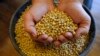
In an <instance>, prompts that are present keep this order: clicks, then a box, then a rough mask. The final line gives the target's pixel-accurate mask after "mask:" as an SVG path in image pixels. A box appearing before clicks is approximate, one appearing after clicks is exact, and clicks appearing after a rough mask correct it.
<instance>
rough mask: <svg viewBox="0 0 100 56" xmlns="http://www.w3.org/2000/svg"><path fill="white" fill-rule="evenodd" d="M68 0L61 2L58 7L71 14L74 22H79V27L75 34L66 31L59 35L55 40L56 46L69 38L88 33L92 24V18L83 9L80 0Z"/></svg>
mask: <svg viewBox="0 0 100 56" xmlns="http://www.w3.org/2000/svg"><path fill="white" fill-rule="evenodd" d="M66 1H67V0H63V2H60V4H59V5H58V8H59V9H60V10H62V11H64V12H65V13H66V14H67V15H69V16H71V18H72V19H73V21H74V23H76V24H78V29H77V30H76V34H75V35H73V34H72V33H71V32H66V33H64V34H62V35H61V36H59V38H58V40H57V41H55V42H54V43H55V45H56V46H60V45H61V44H62V43H64V42H66V41H67V40H73V39H75V38H76V39H77V38H79V37H80V36H81V35H84V34H87V33H88V32H89V28H90V24H91V18H90V16H89V15H88V14H87V13H86V11H85V10H84V9H83V7H82V4H81V3H80V2H76V1H74V2H69V3H66Z"/></svg>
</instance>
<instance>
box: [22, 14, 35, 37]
mask: <svg viewBox="0 0 100 56" xmlns="http://www.w3.org/2000/svg"><path fill="white" fill-rule="evenodd" d="M23 19H24V27H25V30H26V31H27V32H28V33H30V34H31V35H32V36H33V37H35V36H36V29H35V23H34V20H33V17H32V16H31V15H30V13H26V14H25V15H24V16H23Z"/></svg>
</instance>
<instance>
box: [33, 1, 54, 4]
mask: <svg viewBox="0 0 100 56" xmlns="http://www.w3.org/2000/svg"><path fill="white" fill-rule="evenodd" d="M34 3H53V0H32V4H34Z"/></svg>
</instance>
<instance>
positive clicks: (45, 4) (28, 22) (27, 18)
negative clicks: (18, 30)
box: [23, 0, 54, 44]
mask: <svg viewBox="0 0 100 56" xmlns="http://www.w3.org/2000/svg"><path fill="white" fill-rule="evenodd" d="M32 2H33V4H32V6H31V8H30V9H29V10H28V11H26V12H25V14H24V16H23V19H24V27H25V30H26V31H27V32H28V33H30V34H31V35H32V36H33V38H32V39H34V40H37V41H39V42H42V43H43V44H47V43H51V42H52V41H53V39H52V38H51V37H48V35H46V34H43V35H41V36H38V37H36V36H37V32H36V29H35V24H36V23H37V22H38V21H39V20H40V19H41V18H42V16H43V15H45V14H46V13H47V12H48V11H50V10H52V9H53V8H54V6H53V0H34V1H32Z"/></svg>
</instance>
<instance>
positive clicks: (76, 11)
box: [23, 0, 91, 47]
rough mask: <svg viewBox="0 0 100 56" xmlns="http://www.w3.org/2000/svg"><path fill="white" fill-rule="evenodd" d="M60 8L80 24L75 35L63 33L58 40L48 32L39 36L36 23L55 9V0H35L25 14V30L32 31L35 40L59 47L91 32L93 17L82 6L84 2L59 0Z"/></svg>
mask: <svg viewBox="0 0 100 56" xmlns="http://www.w3.org/2000/svg"><path fill="white" fill-rule="evenodd" d="M59 2H60V3H59V4H58V8H59V9H60V10H62V11H64V12H65V13H67V14H68V15H69V16H71V17H72V19H73V21H74V23H76V24H78V25H79V28H78V29H77V30H76V34H75V35H73V34H72V33H71V32H66V33H63V34H62V35H60V36H59V37H58V40H55V41H53V38H52V37H49V36H48V35H46V34H42V35H40V36H38V38H37V32H36V29H35V27H34V26H35V24H36V23H37V22H38V21H39V20H40V19H41V18H42V16H43V15H44V14H46V13H47V12H48V11H50V10H53V9H54V4H53V0H33V1H32V3H33V4H32V7H31V8H30V10H29V11H27V12H26V13H25V14H24V17H23V18H24V26H25V30H26V31H27V32H28V33H30V34H31V35H32V36H33V37H34V38H32V39H34V40H36V41H38V42H41V43H43V44H44V45H46V44H48V43H54V44H55V46H57V47H59V46H60V45H61V44H62V43H64V42H66V41H67V40H73V39H74V38H75V39H77V38H78V37H79V36H80V35H83V34H87V33H88V32H89V28H90V23H91V19H90V16H89V15H88V14H87V13H86V12H85V10H84V9H83V8H82V4H81V3H80V2H79V1H78V0H59Z"/></svg>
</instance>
